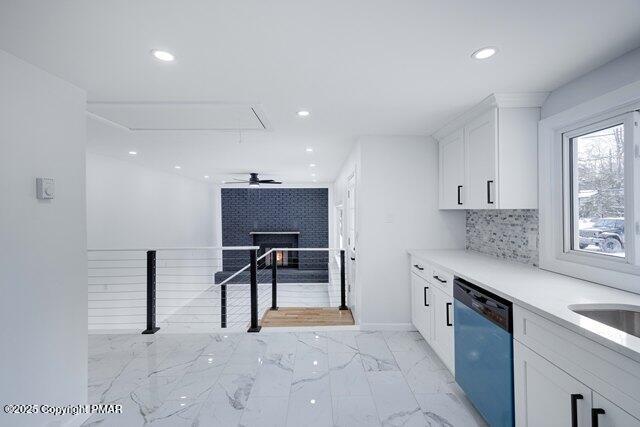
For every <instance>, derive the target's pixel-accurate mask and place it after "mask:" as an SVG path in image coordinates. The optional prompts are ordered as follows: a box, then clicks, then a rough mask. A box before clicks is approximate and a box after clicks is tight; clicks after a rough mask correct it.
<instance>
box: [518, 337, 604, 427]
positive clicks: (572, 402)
mask: <svg viewBox="0 0 640 427" xmlns="http://www.w3.org/2000/svg"><path fill="white" fill-rule="evenodd" d="M513 356H514V365H513V368H514V369H513V370H514V372H513V374H514V391H515V410H516V425H517V426H518V427H539V426H545V427H567V426H571V425H572V422H571V420H572V417H573V416H575V417H577V421H578V423H577V425H578V426H589V425H591V407H592V406H591V390H590V389H589V387H587V386H586V385H584V384H582V383H581V382H580V381H578V380H576V379H575V378H573V377H572V376H571V375H569V374H567V373H566V372H564V371H563V370H561V369H560V368H558V367H556V366H554V365H552V364H551V363H550V362H549V361H547V360H546V359H544V358H543V357H541V356H539V355H538V354H537V353H535V352H534V351H533V350H530V349H529V348H528V347H526V346H525V345H523V344H521V343H519V342H518V341H516V340H514V341H513Z"/></svg>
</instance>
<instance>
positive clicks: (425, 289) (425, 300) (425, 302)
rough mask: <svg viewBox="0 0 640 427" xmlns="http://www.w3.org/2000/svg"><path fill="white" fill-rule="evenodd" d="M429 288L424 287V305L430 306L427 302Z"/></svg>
mask: <svg viewBox="0 0 640 427" xmlns="http://www.w3.org/2000/svg"><path fill="white" fill-rule="evenodd" d="M427 289H429V287H428V286H425V287H424V306H425V307H429V304H427Z"/></svg>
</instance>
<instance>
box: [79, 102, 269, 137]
mask: <svg viewBox="0 0 640 427" xmlns="http://www.w3.org/2000/svg"><path fill="white" fill-rule="evenodd" d="M87 110H88V111H89V112H90V113H92V114H94V115H96V116H99V117H101V118H103V119H105V120H108V121H110V122H113V123H116V124H118V125H120V126H123V127H125V128H127V129H129V130H132V131H145V130H167V131H169V130H221V131H223V130H266V129H267V125H266V121H265V120H264V118H263V117H262V116H263V113H262V112H261V110H260V109H259V108H258V107H257V106H254V105H250V104H226V103H198V102H162V103H156V102H136V103H124V102H89V103H88V104H87Z"/></svg>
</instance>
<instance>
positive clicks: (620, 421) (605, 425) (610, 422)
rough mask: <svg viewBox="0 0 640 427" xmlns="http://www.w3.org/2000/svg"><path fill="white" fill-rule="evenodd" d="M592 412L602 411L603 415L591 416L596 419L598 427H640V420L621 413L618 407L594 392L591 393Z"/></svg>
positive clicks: (623, 412)
mask: <svg viewBox="0 0 640 427" xmlns="http://www.w3.org/2000/svg"><path fill="white" fill-rule="evenodd" d="M593 410H596V411H598V412H600V411H599V410H602V411H604V412H603V413H598V414H592V416H593V417H596V416H597V417H598V424H597V425H598V426H599V427H638V426H640V420H638V419H637V418H634V417H632V416H631V415H629V414H628V413H627V412H625V411H623V410H622V409H621V408H620V407H618V406H617V405H615V404H613V403H612V402H610V401H609V400H607V399H605V398H604V397H602V396H600V395H599V394H598V393H596V392H593ZM587 425H589V424H587Z"/></svg>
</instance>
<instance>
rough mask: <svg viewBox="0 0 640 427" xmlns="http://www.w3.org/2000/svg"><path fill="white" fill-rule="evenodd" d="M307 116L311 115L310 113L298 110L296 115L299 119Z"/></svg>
mask: <svg viewBox="0 0 640 427" xmlns="http://www.w3.org/2000/svg"><path fill="white" fill-rule="evenodd" d="M309 114H311V113H310V112H308V111H307V110H300V111H298V115H299V116H300V117H307V116H308V115H309Z"/></svg>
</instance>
